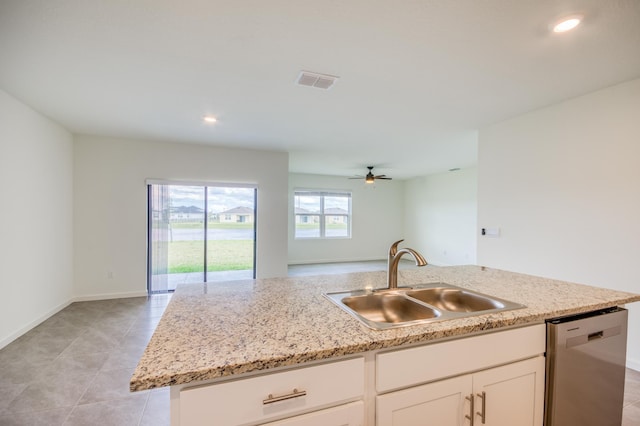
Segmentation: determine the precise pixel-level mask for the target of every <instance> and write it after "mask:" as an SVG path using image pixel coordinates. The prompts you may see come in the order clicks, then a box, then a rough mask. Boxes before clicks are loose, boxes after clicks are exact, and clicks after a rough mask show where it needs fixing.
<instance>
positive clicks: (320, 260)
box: [289, 258, 387, 266]
mask: <svg viewBox="0 0 640 426" xmlns="http://www.w3.org/2000/svg"><path fill="white" fill-rule="evenodd" d="M386 261H387V259H386V258H385V259H371V258H367V259H363V258H349V259H344V258H340V259H314V260H301V261H296V262H291V263H289V266H295V265H314V264H316V263H350V262H386Z"/></svg>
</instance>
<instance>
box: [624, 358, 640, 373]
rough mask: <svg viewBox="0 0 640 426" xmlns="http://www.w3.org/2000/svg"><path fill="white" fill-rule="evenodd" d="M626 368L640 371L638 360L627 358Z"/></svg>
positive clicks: (639, 361)
mask: <svg viewBox="0 0 640 426" xmlns="http://www.w3.org/2000/svg"><path fill="white" fill-rule="evenodd" d="M627 368H630V369H632V370H636V371H640V360H637V359H632V358H627Z"/></svg>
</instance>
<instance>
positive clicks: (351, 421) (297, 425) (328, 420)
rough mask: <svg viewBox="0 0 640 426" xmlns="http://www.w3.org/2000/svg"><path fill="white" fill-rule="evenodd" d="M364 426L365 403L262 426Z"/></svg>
mask: <svg viewBox="0 0 640 426" xmlns="http://www.w3.org/2000/svg"><path fill="white" fill-rule="evenodd" d="M362 425H364V403H363V402H362V401H357V402H352V403H350V404H345V405H341V406H339V407H333V408H327V409H326V410H319V411H315V412H313V413H309V414H303V415H301V416H295V417H291V418H288V419H284V420H280V421H277V422H272V423H266V424H264V425H262V426H362Z"/></svg>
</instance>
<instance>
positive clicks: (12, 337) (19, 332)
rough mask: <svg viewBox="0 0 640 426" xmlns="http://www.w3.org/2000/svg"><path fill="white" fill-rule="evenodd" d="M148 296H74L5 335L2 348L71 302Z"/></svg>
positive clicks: (134, 294)
mask: <svg viewBox="0 0 640 426" xmlns="http://www.w3.org/2000/svg"><path fill="white" fill-rule="evenodd" d="M146 296H147V292H146V291H132V292H128V293H108V294H97V295H91V296H78V297H74V298H72V299H71V300H69V301H67V302H64V303H61V304H60V305H58V306H56V307H55V308H53V309H51V310H50V311H48V312H47V313H45V314H43V315H41V316H39V317H38V318H36V319H35V320H33V321H31V322H29V323H28V324H26V325H25V326H23V327H20V328H19V329H18V330H16V331H14V332H13V333H11V334H10V335H8V336H7V337H5V338H3V339H2V340H0V349H2V348H4V347H5V346H7V345H8V344H9V343H11V342H13V341H14V340H16V339H17V338H18V337H20V336H22V335H23V334H25V333H27V332H28V331H29V330H31V329H33V328H34V327H36V326H38V325H40V324H42V323H43V322H45V321H46V320H48V319H49V318H51V317H52V316H54V315H55V314H57V313H58V312H60V311H61V310H63V309H64V308H66V307H67V306H69V305H70V304H72V303H73V302H89V301H94V300H105V299H124V298H128V297H146Z"/></svg>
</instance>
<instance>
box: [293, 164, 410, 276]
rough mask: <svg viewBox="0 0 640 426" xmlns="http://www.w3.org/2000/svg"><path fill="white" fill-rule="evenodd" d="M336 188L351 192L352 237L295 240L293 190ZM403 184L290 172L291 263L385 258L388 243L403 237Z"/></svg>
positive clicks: (394, 181)
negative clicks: (368, 183)
mask: <svg viewBox="0 0 640 426" xmlns="http://www.w3.org/2000/svg"><path fill="white" fill-rule="evenodd" d="M296 189H335V190H345V191H351V193H352V200H351V209H352V231H351V232H352V237H351V238H350V239H323V240H296V239H294V231H293V224H294V217H293V212H294V210H293V191H294V190H296ZM403 209H404V185H403V182H402V181H397V180H392V181H384V182H376V183H375V186H374V187H371V186H369V185H367V186H365V184H364V181H361V180H350V179H347V178H345V177H336V176H322V175H308V174H296V173H292V174H290V175H289V216H288V217H289V264H301V263H314V262H346V261H362V260H377V259H386V258H387V251H388V250H389V246H390V245H391V243H393V242H394V241H396V240H399V239H401V238H404V236H405V235H404V231H403V229H404V214H403Z"/></svg>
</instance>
